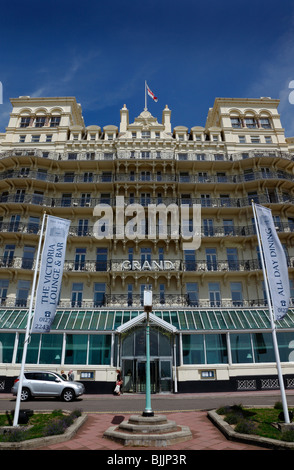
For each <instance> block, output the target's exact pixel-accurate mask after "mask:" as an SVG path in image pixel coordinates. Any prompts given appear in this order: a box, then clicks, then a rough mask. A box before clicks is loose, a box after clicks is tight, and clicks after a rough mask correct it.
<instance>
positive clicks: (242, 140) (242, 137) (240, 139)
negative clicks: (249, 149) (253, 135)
mask: <svg viewBox="0 0 294 470" xmlns="http://www.w3.org/2000/svg"><path fill="white" fill-rule="evenodd" d="M239 144H246V137H245V135H239Z"/></svg>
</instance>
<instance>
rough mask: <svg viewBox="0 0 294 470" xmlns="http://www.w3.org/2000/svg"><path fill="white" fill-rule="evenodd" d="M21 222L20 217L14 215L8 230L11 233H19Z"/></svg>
mask: <svg viewBox="0 0 294 470" xmlns="http://www.w3.org/2000/svg"><path fill="white" fill-rule="evenodd" d="M19 222H20V215H18V214H16V215H12V216H11V218H10V222H9V227H8V230H9V232H18V228H19Z"/></svg>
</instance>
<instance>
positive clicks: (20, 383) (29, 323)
mask: <svg viewBox="0 0 294 470" xmlns="http://www.w3.org/2000/svg"><path fill="white" fill-rule="evenodd" d="M45 218H46V212H45V213H44V214H43V220H42V226H41V232H40V237H39V245H38V251H37V257H36V266H35V271H34V278H33V285H32V292H31V299H30V306H29V313H28V320H27V326H26V333H25V340H24V344H23V353H22V361H21V369H20V375H19V383H18V390H17V397H16V404H15V411H14V418H13V426H18V417H19V409H20V398H21V392H22V383H23V376H24V368H25V362H26V355H27V349H28V341H29V337H30V325H31V319H32V310H33V301H34V294H35V289H36V279H37V272H38V265H39V258H40V252H41V244H42V237H43V232H44V224H45Z"/></svg>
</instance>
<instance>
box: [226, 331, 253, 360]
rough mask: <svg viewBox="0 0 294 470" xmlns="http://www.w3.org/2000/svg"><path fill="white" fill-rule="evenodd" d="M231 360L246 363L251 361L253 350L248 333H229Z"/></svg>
mask: <svg viewBox="0 0 294 470" xmlns="http://www.w3.org/2000/svg"><path fill="white" fill-rule="evenodd" d="M230 343H231V353H232V362H233V363H234V364H248V363H252V362H253V351H252V344H251V335H250V333H242V334H235V333H231V334H230Z"/></svg>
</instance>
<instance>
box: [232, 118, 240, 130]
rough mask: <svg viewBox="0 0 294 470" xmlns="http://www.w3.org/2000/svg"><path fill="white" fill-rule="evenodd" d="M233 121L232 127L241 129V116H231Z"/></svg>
mask: <svg viewBox="0 0 294 470" xmlns="http://www.w3.org/2000/svg"><path fill="white" fill-rule="evenodd" d="M231 123H232V127H233V128H234V129H240V127H241V121H240V119H239V118H237V117H234V118H231Z"/></svg>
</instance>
